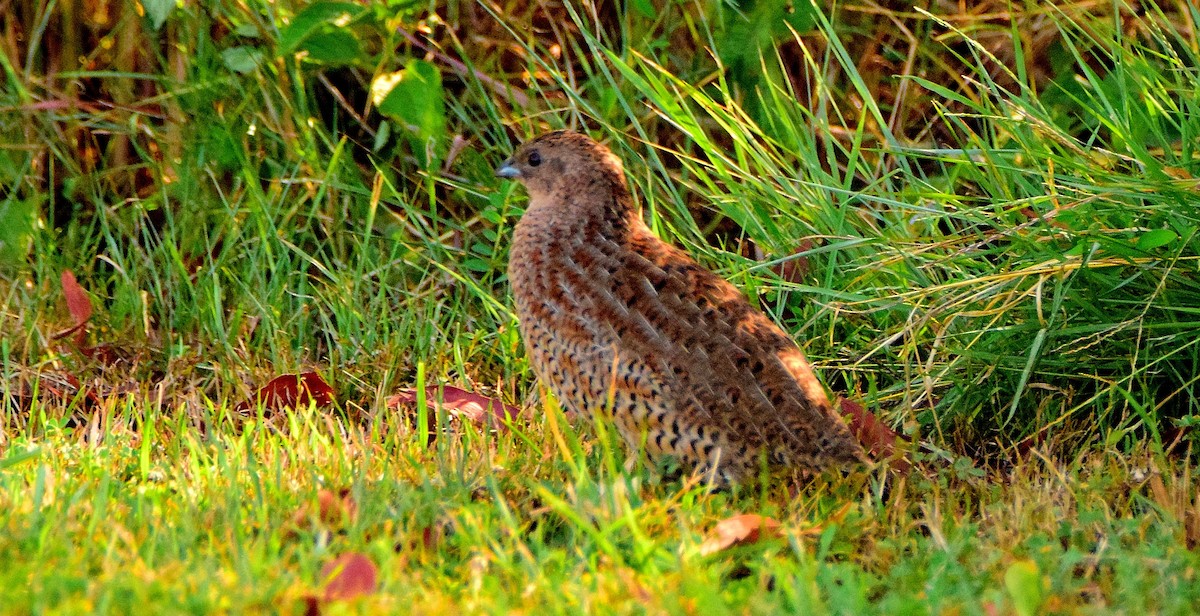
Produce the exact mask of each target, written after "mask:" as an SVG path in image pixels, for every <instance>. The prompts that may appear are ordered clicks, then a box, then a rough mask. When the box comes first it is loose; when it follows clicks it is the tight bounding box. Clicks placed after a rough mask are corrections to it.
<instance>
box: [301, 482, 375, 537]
mask: <svg viewBox="0 0 1200 616" xmlns="http://www.w3.org/2000/svg"><path fill="white" fill-rule="evenodd" d="M357 516H358V503H357V502H355V500H354V497H353V496H351V494H350V488H342V489H340V490H338V491H337V492H334V491H332V490H327V489H324V488H322V489H321V490H320V491H319V492H317V515H316V517H315V519H314V517H313V515H312V509H311V507H310V504H309V503H306V504H303V505H301V506H300V507H299V508H297V509H296V512H295V513H293V514H292V519H291V528H289V529H287V532H286V533H285V534H286V535H287V536H289V537H291V536H294V535H295V534H296V533H298V532H300V531H303V530H310V529H311V528H312V526H313V524H314V523H318V524H320V525H321V526H324V527H325V528H326V529H329V530H337V529H340V528H342V527H344V526H346V525H347V524H350V523H352V522H353V521H354V518H356V517H357Z"/></svg>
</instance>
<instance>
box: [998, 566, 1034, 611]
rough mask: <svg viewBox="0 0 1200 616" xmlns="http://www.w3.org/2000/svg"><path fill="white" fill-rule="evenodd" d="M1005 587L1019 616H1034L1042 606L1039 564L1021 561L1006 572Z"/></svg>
mask: <svg viewBox="0 0 1200 616" xmlns="http://www.w3.org/2000/svg"><path fill="white" fill-rule="evenodd" d="M1004 587H1005V588H1007V589H1008V596H1009V598H1010V599H1012V602H1013V609H1014V610H1016V612H1017V614H1018V615H1019V616H1033V615H1034V614H1037V611H1038V608H1039V607H1041V605H1042V576H1041V573H1040V572H1039V571H1038V566H1037V563H1035V562H1033V561H1032V560H1020V561H1017V562H1015V563H1013V564H1011V565H1009V567H1008V570H1007V571H1005V572H1004Z"/></svg>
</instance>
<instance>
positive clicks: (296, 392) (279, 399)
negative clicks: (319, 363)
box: [234, 372, 337, 413]
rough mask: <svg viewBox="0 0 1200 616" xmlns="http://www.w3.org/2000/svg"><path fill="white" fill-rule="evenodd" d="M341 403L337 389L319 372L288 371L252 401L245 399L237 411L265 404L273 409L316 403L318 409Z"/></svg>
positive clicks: (261, 390)
mask: <svg viewBox="0 0 1200 616" xmlns="http://www.w3.org/2000/svg"><path fill="white" fill-rule="evenodd" d="M336 402H337V398H336V397H335V396H334V394H333V388H332V387H330V386H329V384H328V383H326V382H325V379H323V378H321V375H319V374H317V373H316V372H305V373H302V374H284V375H280V376H277V377H275V378H273V379H271V382H269V383H267V384H266V385H264V386H263V387H262V389H259V390H258V393H257V394H255V395H254V396H253V397H252V398H250V399H249V400H243V401H242V402H241V403H239V404H238V405H237V406H236V407H234V411H236V412H238V413H245V412H246V411H249V410H250V409H252V408H255V407H257V406H258V405H260V404H261V405H262V407H263V408H264V409H266V410H269V411H277V410H281V409H286V408H291V409H294V408H297V407H301V406H308V405H309V404H313V405H316V406H317V407H318V408H324V407H327V406H331V405H333V404H334V403H336Z"/></svg>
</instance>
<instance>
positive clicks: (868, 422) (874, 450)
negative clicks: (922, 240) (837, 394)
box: [838, 398, 912, 473]
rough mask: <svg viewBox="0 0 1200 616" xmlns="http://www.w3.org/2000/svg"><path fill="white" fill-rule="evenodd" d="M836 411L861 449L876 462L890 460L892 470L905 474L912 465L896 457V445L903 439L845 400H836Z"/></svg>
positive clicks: (870, 414) (877, 419) (861, 407)
mask: <svg viewBox="0 0 1200 616" xmlns="http://www.w3.org/2000/svg"><path fill="white" fill-rule="evenodd" d="M838 409H839V410H840V411H841V413H842V415H843V416H844V417H846V418H847V423H849V424H850V431H851V432H853V433H854V436H855V437H857V438H858V442H859V443H861V444H862V446H863V449H866V450H867V452H868V453H869V454H870V455H871V457H872V458H874V459H876V460H890V461H891V466H892V468H894V469H896V470H897V471H899V472H901V473H907V472H908V471H909V469H910V468H912V464H910V463H909V461H908V460H906V459H905V458H904V457H903V456H899V457H898V456H897V455H896V445H897V444H898V443H899V442H900V441H901V440H906V439H904V437H902V436H900V435H899V434H896V432H895V431H894V430H892V429H891V428H889V427H888V426H887V424H885V423H883V422H882V421H879V418H878V417H876V416H875V415H874V414H873V413H871V412H870V411H868V410H867V409H866V408H864V407H863V405H861V404H859V403H857V402H855V401H853V400H847V399H846V398H838Z"/></svg>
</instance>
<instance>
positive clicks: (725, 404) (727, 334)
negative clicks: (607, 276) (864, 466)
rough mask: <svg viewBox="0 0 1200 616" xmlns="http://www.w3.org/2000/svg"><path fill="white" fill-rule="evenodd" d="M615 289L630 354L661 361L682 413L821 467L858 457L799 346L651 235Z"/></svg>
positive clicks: (630, 257)
mask: <svg viewBox="0 0 1200 616" xmlns="http://www.w3.org/2000/svg"><path fill="white" fill-rule="evenodd" d="M631 245H632V247H633V248H634V250H633V251H627V252H626V253H623V254H624V258H625V259H626V262H625V263H623V264H622V266H621V267H619V268H618V269H617V270H616V271H615V272H613V274H612V279H611V280H610V281H608V283H609V284H608V287H609V288H611V289H613V293H614V295H615V296H616V299H617V300H618V301H617V302H616V303H617V305H618V306H628V315H627V316H628V318H627V321H626V322H627V323H632V324H636V325H637V327H636V329H635V330H633V331H630V332H626V333H625V335H623V336H621V340H622V344H623V345H624V346H630V347H633V348H635V349H636V348H639V347H641V348H643V349H645V351H644V352H646V351H648V352H651V353H653V354H654V355H655V356H656V358H657V359H658V366H659V370H660V371H662V372H663V373H664V375H663V376H664V380H665V381H666V382H668V383H672V384H673V385H674V387H672V389H673V390H674V395H675V396H676V400H677V404H679V405H680V406H681V407H683V408H686V409H687V410H688V412H691V413H694V414H696V415H698V416H699V417H702V418H705V419H707V420H708V421H711V422H714V423H716V424H717V425H720V426H723V427H724V428H725V429H726V430H729V431H730V432H731V434H733V435H736V438H737V439H745V441H746V442H747V444H748V445H750V446H752V447H755V448H756V449H757V448H763V449H765V450H766V452H767V453H768V455H769V456H771V457H772V459H773V460H775V461H777V462H780V463H795V464H803V465H806V466H823V465H824V463H825V462H827V461H829V460H830V459H857V457H858V455H859V451H860V448H859V446H858V444H857V441H856V440H855V439H854V437H853V435H852V434H851V433H850V431H849V429H848V428H847V427H846V425H845V423H844V422H843V421H842V420H841V418H840V417H838V416H837V414H836V413H835V412H834V411H833V409H832V407H831V405H830V404H829V400H828V397H827V396H826V395H825V391H824V389H823V388H822V387H821V384H820V383H819V382H818V381H817V379H816V376H815V375H814V374H813V372H812V369H811V367H810V366H809V364H808V362H807V361H806V360H805V358H804V355H803V354H802V353H801V352H800V350H799V349H798V348H797V347H796V345H795V343H794V342H793V341H792V340H791V339H790V338H789V337H788V336H787V335H786V334H785V333H784V332H783V331H782V330H781V329H780V328H779V327H778V326H776V325H775V324H774V323H773V322H772V321H771V320H770V319H769V318H767V317H766V315H764V314H762V313H761V312H759V311H758V310H756V309H755V308H754V307H753V306H751V305H750V303H749V302H748V301H747V300H746V299H745V297H744V296H743V295H742V294H741V292H739V291H738V290H737V289H736V288H735V287H734V286H733V285H731V284H730V283H728V282H726V281H725V280H724V279H722V278H720V277H718V276H717V275H715V274H713V273H712V272H710V271H708V270H707V269H705V268H703V267H701V266H700V265H699V264H697V263H696V262H695V261H694V260H692V259H691V257H689V256H688V255H687V253H685V252H683V251H682V250H679V249H678V248H675V247H673V246H671V245H669V244H666V243H664V242H662V241H661V240H659V239H658V238H657V237H654V236H653V235H652V234H650V233H649V231H646V232H645V233H644V234H642V235H641V236H640V237H635V238H634V241H633V242H631Z"/></svg>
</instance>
